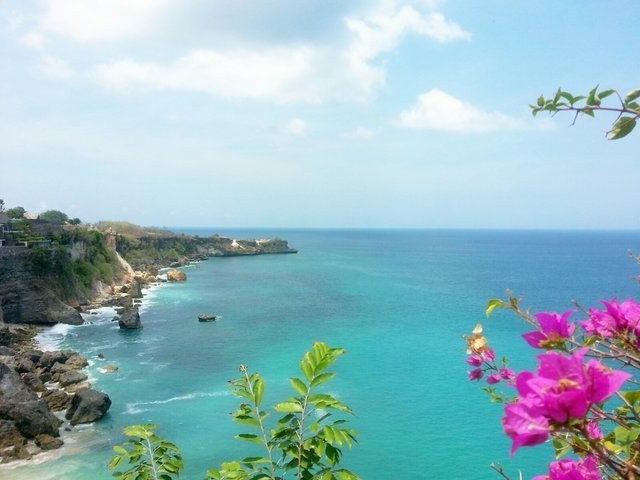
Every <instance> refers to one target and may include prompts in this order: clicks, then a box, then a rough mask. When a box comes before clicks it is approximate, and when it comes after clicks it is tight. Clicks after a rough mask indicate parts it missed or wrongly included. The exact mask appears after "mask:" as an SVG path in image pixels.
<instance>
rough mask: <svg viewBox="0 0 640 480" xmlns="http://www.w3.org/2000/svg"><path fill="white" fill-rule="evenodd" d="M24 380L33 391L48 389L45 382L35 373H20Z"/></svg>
mask: <svg viewBox="0 0 640 480" xmlns="http://www.w3.org/2000/svg"><path fill="white" fill-rule="evenodd" d="M20 378H22V381H23V382H24V384H25V385H26V386H27V388H28V389H29V390H31V391H32V392H44V391H45V390H46V388H45V386H44V383H42V380H40V377H38V376H37V375H36V374H35V373H32V372H27V373H23V374H21V375H20Z"/></svg>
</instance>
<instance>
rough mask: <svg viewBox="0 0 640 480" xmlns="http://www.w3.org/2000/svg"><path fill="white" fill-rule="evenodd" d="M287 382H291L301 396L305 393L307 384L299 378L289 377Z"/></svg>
mask: <svg viewBox="0 0 640 480" xmlns="http://www.w3.org/2000/svg"><path fill="white" fill-rule="evenodd" d="M289 382H290V383H291V386H292V387H293V389H294V390H295V391H296V392H298V393H299V394H300V395H302V396H303V397H304V396H306V395H307V386H306V385H305V384H304V382H303V381H302V380H300V379H299V378H290V379H289ZM312 386H313V384H312Z"/></svg>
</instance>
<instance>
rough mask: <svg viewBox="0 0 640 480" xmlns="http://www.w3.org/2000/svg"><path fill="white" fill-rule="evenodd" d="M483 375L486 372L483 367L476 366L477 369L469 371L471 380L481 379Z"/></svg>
mask: <svg viewBox="0 0 640 480" xmlns="http://www.w3.org/2000/svg"><path fill="white" fill-rule="evenodd" d="M482 377H484V372H483V371H482V369H481V368H476V369H475V370H471V371H470V372H469V380H470V381H472V380H478V381H479V380H480V379H481V378H482Z"/></svg>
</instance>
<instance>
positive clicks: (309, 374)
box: [300, 357, 313, 382]
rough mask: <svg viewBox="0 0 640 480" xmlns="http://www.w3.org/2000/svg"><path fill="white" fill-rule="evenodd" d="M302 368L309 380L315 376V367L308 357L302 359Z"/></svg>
mask: <svg viewBox="0 0 640 480" xmlns="http://www.w3.org/2000/svg"><path fill="white" fill-rule="evenodd" d="M300 370H301V371H302V373H303V374H304V378H306V379H307V381H308V382H310V381H311V379H312V378H313V367H312V366H311V364H309V362H308V361H307V359H306V357H305V358H303V359H302V360H300Z"/></svg>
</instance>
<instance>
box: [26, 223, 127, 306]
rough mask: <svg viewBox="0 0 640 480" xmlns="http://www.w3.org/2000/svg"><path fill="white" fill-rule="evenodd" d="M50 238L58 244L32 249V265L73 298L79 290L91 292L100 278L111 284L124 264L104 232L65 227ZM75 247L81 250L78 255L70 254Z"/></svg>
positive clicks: (60, 293)
mask: <svg viewBox="0 0 640 480" xmlns="http://www.w3.org/2000/svg"><path fill="white" fill-rule="evenodd" d="M50 239H51V240H52V241H53V242H55V243H56V244H57V245H56V246H55V247H53V248H51V249H43V248H34V249H32V250H31V252H30V254H31V260H32V267H33V269H34V272H35V273H36V274H38V275H39V276H41V277H44V278H45V279H47V280H48V283H49V284H50V285H51V287H52V288H53V289H54V291H55V292H56V294H58V296H59V297H60V298H62V299H70V298H73V297H75V295H76V294H77V292H78V290H79V291H80V292H82V293H83V294H84V295H87V293H88V292H89V289H90V288H91V285H92V284H93V283H94V282H95V281H96V280H100V281H102V282H104V283H107V284H111V283H113V282H114V281H115V280H116V278H117V275H118V273H119V270H120V267H119V264H118V261H117V259H116V256H115V254H114V252H112V251H111V250H110V249H109V247H108V246H107V242H106V238H105V236H104V235H103V234H102V233H100V232H98V231H95V230H73V231H64V232H62V233H60V234H54V235H52V236H51V237H50ZM72 247H75V248H77V249H78V250H79V251H78V253H77V255H78V258H76V259H74V258H72V256H71V254H70V250H71V248H72Z"/></svg>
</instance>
